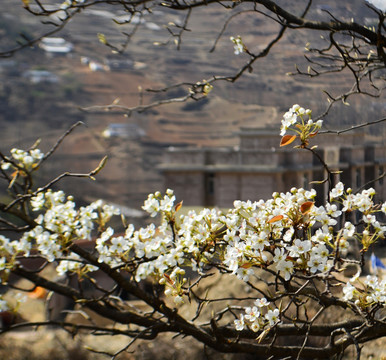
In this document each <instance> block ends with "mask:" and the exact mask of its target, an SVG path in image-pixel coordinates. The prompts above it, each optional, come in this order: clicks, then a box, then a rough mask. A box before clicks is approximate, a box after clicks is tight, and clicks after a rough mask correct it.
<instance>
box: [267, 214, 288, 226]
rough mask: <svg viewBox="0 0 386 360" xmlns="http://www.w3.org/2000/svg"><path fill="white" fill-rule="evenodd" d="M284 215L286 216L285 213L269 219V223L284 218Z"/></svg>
mask: <svg viewBox="0 0 386 360" xmlns="http://www.w3.org/2000/svg"><path fill="white" fill-rule="evenodd" d="M283 217H284V216H283V215H276V216H274V217H273V218H272V219H271V220H269V221H268V224H272V223H274V222H276V221H280V220H281V219H283Z"/></svg>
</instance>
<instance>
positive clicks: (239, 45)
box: [230, 35, 245, 55]
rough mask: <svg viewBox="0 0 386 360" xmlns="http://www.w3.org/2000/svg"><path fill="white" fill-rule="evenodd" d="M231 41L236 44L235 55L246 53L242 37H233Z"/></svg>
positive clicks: (234, 47)
mask: <svg viewBox="0 0 386 360" xmlns="http://www.w3.org/2000/svg"><path fill="white" fill-rule="evenodd" d="M230 40H231V41H232V42H233V44H234V46H233V49H234V52H235V55H239V54H241V53H243V52H245V45H244V43H243V40H242V39H241V36H240V35H239V36H237V37H234V36H231V37H230Z"/></svg>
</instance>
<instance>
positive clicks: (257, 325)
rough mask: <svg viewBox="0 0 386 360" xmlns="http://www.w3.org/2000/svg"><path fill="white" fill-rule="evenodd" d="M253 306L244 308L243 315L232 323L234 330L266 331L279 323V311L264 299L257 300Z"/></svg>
mask: <svg viewBox="0 0 386 360" xmlns="http://www.w3.org/2000/svg"><path fill="white" fill-rule="evenodd" d="M254 305H255V306H252V307H250V306H248V307H246V308H245V313H244V314H240V318H238V319H236V320H235V321H234V325H235V328H236V330H238V331H242V330H244V329H245V328H246V327H248V328H249V329H251V330H252V331H253V332H258V331H262V330H263V331H264V330H268V329H270V328H271V327H273V326H275V325H276V324H278V323H280V310H279V309H278V308H276V307H274V305H271V304H270V303H269V302H268V301H267V299H266V298H261V299H257V300H256V301H255V303H254Z"/></svg>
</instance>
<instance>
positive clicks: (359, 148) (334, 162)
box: [159, 128, 386, 207]
mask: <svg viewBox="0 0 386 360" xmlns="http://www.w3.org/2000/svg"><path fill="white" fill-rule="evenodd" d="M239 137H240V146H239V147H236V148H197V147H194V148H193V147H188V148H170V149H169V150H168V151H167V152H166V153H165V158H164V160H163V162H162V164H161V165H160V166H159V169H160V170H161V172H162V173H163V175H164V181H165V186H166V187H169V188H171V189H174V191H175V194H176V196H177V198H178V199H180V200H183V201H184V204H187V205H192V206H219V207H229V206H232V204H233V201H234V200H236V199H239V200H248V199H249V200H259V199H268V198H270V197H271V196H272V193H273V192H276V191H278V192H287V191H289V190H290V189H291V187H303V188H305V189H310V188H311V187H313V188H315V190H317V192H318V199H317V201H318V202H319V203H321V202H323V201H324V199H325V198H326V195H327V194H328V187H327V183H325V184H320V185H310V182H311V181H315V180H323V179H325V178H326V173H325V170H324V168H323V166H322V164H321V163H320V162H319V161H318V159H317V158H316V157H315V156H313V155H312V153H311V152H309V151H306V150H303V149H293V148H292V146H287V147H282V148H280V147H279V142H280V136H279V135H278V133H277V131H276V130H269V129H252V128H242V129H241V131H240V133H239ZM314 143H315V144H318V148H317V151H318V154H319V155H320V156H321V158H322V159H323V160H324V161H325V163H326V164H327V165H328V166H329V167H330V168H331V169H332V170H338V169H339V170H342V171H343V172H342V173H341V174H337V175H335V177H334V179H333V181H334V182H338V181H342V182H343V183H344V184H347V186H351V187H352V188H353V189H354V190H355V189H358V188H360V187H361V186H363V185H365V184H366V183H367V182H369V181H371V180H373V179H375V178H377V177H378V176H379V175H380V174H382V173H383V172H384V171H385V170H386V146H385V145H384V144H375V143H374V142H366V137H365V135H364V134H363V133H346V134H341V135H340V136H339V139H338V141H337V139H336V136H326V135H319V136H318V137H317V140H316V139H315V140H314ZM384 181H385V182H386V179H385V180H384ZM370 186H373V187H374V188H375V190H376V191H377V193H378V198H379V199H383V201H384V200H386V187H385V186H384V183H383V180H381V181H378V182H376V183H375V184H371V185H370Z"/></svg>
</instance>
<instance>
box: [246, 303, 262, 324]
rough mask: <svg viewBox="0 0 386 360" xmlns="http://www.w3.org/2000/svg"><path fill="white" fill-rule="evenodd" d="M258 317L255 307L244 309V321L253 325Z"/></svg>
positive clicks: (258, 312) (257, 310) (258, 313)
mask: <svg viewBox="0 0 386 360" xmlns="http://www.w3.org/2000/svg"><path fill="white" fill-rule="evenodd" d="M259 316H260V311H259V309H258V308H257V306H253V307H246V308H245V319H246V320H248V321H249V322H251V323H253V322H254V321H255V320H257V319H258V318H259Z"/></svg>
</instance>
